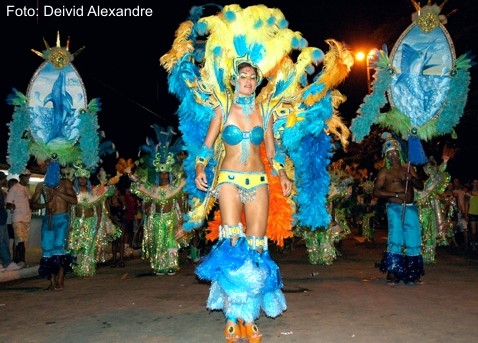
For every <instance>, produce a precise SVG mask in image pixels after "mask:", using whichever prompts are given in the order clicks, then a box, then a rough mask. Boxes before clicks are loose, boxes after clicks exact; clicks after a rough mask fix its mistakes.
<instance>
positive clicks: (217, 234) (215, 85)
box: [160, 4, 353, 343]
mask: <svg viewBox="0 0 478 343" xmlns="http://www.w3.org/2000/svg"><path fill="white" fill-rule="evenodd" d="M203 9H204V8H200V7H195V8H193V10H192V11H191V20H189V21H186V22H184V23H182V24H181V25H180V27H179V29H178V30H177V31H176V39H175V41H174V44H173V47H172V49H171V50H170V51H169V52H168V53H167V54H165V55H164V56H162V57H161V59H160V62H161V64H162V65H163V66H164V67H165V68H166V69H167V70H168V72H169V73H170V75H169V85H170V90H171V91H172V92H174V93H175V94H176V95H177V96H178V98H179V99H180V100H181V105H180V108H179V111H178V115H179V119H180V126H179V128H180V130H181V132H182V135H183V140H184V142H185V148H186V151H187V153H188V157H187V158H186V160H185V166H184V168H185V172H186V177H187V182H186V186H185V187H186V192H187V194H188V196H189V206H190V208H191V210H190V211H189V212H188V213H187V216H186V218H185V219H186V220H185V224H184V228H185V230H193V229H196V228H199V227H201V226H202V224H203V223H204V221H205V219H206V218H208V214H209V212H210V211H211V209H213V208H214V203H215V202H216V201H217V202H218V204H219V211H217V212H215V215H214V220H213V221H211V222H209V225H208V235H207V236H206V237H207V239H209V240H215V239H218V241H217V242H216V244H215V245H214V247H213V248H212V250H211V252H210V253H209V255H207V256H206V257H205V258H204V260H203V261H202V262H201V263H200V264H199V265H198V267H197V269H196V274H197V275H198V277H199V278H200V279H202V280H207V281H210V282H211V289H210V293H209V297H208V300H207V308H208V309H209V310H220V311H223V312H224V314H225V317H226V327H225V332H224V335H225V339H226V342H237V341H239V340H241V339H243V338H246V339H248V341H249V342H251V343H255V342H260V341H261V340H262V332H261V331H260V330H259V329H258V328H257V326H256V325H255V320H256V319H257V318H258V317H259V316H260V314H261V313H262V312H264V313H265V314H266V315H267V316H269V317H272V318H274V317H277V316H279V315H280V314H281V313H283V312H284V311H285V310H286V309H287V304H286V301H285V297H284V295H283V293H282V287H283V284H282V278H281V275H280V271H279V268H278V266H277V264H276V263H275V262H274V261H273V260H272V258H271V256H270V254H269V250H268V242H269V240H271V241H273V242H275V243H277V244H278V245H280V246H281V245H283V243H284V239H286V238H289V237H291V236H292V222H293V212H294V209H295V208H299V211H298V212H296V213H295V214H296V218H295V219H296V220H297V222H300V223H301V224H302V225H303V226H307V227H310V228H311V230H316V229H318V228H320V227H327V226H328V224H329V222H330V214H329V213H328V212H327V208H326V206H325V203H326V196H327V193H328V184H329V178H328V172H327V165H328V164H329V163H330V155H331V154H330V150H331V145H332V144H331V138H330V136H329V134H331V133H333V134H337V135H339V136H341V133H342V130H344V131H345V130H346V127H345V126H344V125H341V122H340V120H338V117H337V115H336V114H335V108H336V107H337V106H338V105H339V104H340V103H341V102H343V101H344V100H345V99H344V97H342V96H341V95H340V93H338V92H337V91H336V90H334V89H333V87H335V86H336V85H337V84H338V83H340V82H341V81H343V79H344V78H345V77H346V75H347V74H348V71H349V70H350V66H351V65H352V63H353V58H352V56H351V54H350V52H348V51H347V50H346V49H344V48H343V47H342V45H341V44H340V43H338V42H336V41H333V40H328V41H327V43H328V44H329V46H330V48H331V51H330V52H329V53H328V54H327V55H325V56H324V54H323V52H322V51H321V50H320V49H317V48H312V47H307V42H306V40H305V39H304V38H302V36H301V34H300V33H299V32H294V31H291V30H290V29H288V28H287V25H288V23H287V20H286V19H285V17H284V15H283V14H282V12H281V11H280V10H279V9H276V8H267V7H266V6H264V5H257V6H250V7H247V8H244V9H243V8H241V7H240V6H239V5H236V4H234V5H228V6H225V7H224V8H222V9H221V11H220V13H218V14H216V15H212V16H208V17H202V18H201V15H202V10H203ZM198 36H204V37H205V39H204V40H203V39H202V38H201V39H198ZM204 42H205V43H204ZM293 49H297V50H298V51H299V53H298V57H297V61H294V59H293V58H292V57H291V56H289V54H291V53H292V50H293ZM322 61H324V68H323V70H321V71H319V72H318V73H317V74H318V75H316V76H317V77H315V78H308V74H314V73H315V66H316V65H317V64H319V63H320V62H322ZM309 79H313V80H314V82H312V83H311V84H309V83H308V80H309ZM262 81H264V84H261V82H262ZM259 89H260V93H259V94H257V96H256V91H258V90H259ZM326 123H327V125H326ZM345 136H346V134H345V133H344V135H343V137H345ZM343 137H342V138H343ZM345 142H346V138H345V139H344V140H342V143H343V144H345ZM305 147H307V148H305ZM287 156H288V157H287ZM289 162H291V163H289ZM286 169H289V170H286ZM291 178H295V179H296V180H297V182H296V183H294V184H293V183H292V181H291ZM294 188H295V189H294ZM296 191H297V193H295V192H296ZM294 194H300V196H297V197H295V196H294ZM291 195H292V198H290V196H291ZM293 202H295V203H296V204H294V203H293ZM296 205H297V207H296ZM271 214H273V217H274V220H269V217H271Z"/></svg>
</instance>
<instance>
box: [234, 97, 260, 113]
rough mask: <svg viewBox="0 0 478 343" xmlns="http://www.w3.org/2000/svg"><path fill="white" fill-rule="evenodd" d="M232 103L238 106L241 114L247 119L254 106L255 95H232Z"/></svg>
mask: <svg viewBox="0 0 478 343" xmlns="http://www.w3.org/2000/svg"><path fill="white" fill-rule="evenodd" d="M234 103H235V104H236V105H239V106H240V107H241V109H242V112H243V113H244V114H245V115H246V117H248V118H249V116H250V115H251V113H252V112H254V108H255V106H256V93H253V94H251V95H239V94H238V93H237V92H235V93H234Z"/></svg>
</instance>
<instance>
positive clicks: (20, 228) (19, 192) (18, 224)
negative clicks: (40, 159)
mask: <svg viewBox="0 0 478 343" xmlns="http://www.w3.org/2000/svg"><path fill="white" fill-rule="evenodd" d="M30 176H31V172H30V171H29V170H28V169H25V170H24V171H23V173H21V174H20V176H19V182H18V183H16V184H15V185H13V186H12V188H10V190H9V191H8V194H7V208H8V209H11V210H12V211H13V216H12V225H13V231H14V234H15V254H14V256H13V260H14V261H15V262H16V263H17V264H18V266H19V267H21V268H24V267H27V264H26V260H25V248H26V244H27V242H28V235H29V232H30V226H31V221H32V211H31V209H30V190H29V188H28V184H29V182H30Z"/></svg>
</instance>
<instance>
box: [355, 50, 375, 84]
mask: <svg viewBox="0 0 478 343" xmlns="http://www.w3.org/2000/svg"><path fill="white" fill-rule="evenodd" d="M374 54H375V49H372V50H370V51H369V52H368V53H367V54H365V52H363V51H357V52H356V53H355V60H356V61H359V62H361V61H363V60H365V68H366V69H367V92H368V93H370V86H371V85H370V84H371V82H370V60H372V59H373V57H374Z"/></svg>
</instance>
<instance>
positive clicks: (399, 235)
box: [373, 134, 425, 286]
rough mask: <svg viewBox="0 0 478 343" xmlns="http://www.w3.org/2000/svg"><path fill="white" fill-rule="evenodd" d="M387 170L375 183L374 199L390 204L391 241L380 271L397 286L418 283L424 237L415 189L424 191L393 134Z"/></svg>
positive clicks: (388, 145) (387, 143)
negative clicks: (405, 161)
mask: <svg viewBox="0 0 478 343" xmlns="http://www.w3.org/2000/svg"><path fill="white" fill-rule="evenodd" d="M383 136H384V138H385V139H386V141H385V143H384V145H383V154H384V157H385V167H384V168H382V169H381V170H380V172H379V173H378V175H377V179H376V180H375V185H374V191H373V194H374V196H376V197H378V198H385V199H386V201H387V216H388V240H387V251H386V252H385V253H384V255H383V259H382V262H381V264H380V270H381V271H382V272H387V283H388V284H389V285H391V286H392V285H395V284H397V283H399V282H400V281H401V280H402V281H403V282H405V283H406V284H408V283H418V282H419V281H420V277H421V276H422V275H425V271H424V269H423V258H422V252H421V245H422V234H421V228H420V221H419V217H418V208H417V206H416V204H415V201H414V197H415V189H417V190H423V181H422V180H421V179H419V178H418V176H417V173H416V171H415V170H414V168H413V167H410V164H408V168H407V165H406V164H405V163H404V161H403V158H402V153H401V147H400V143H399V142H398V141H397V140H396V139H394V138H393V137H392V136H391V135H390V134H388V135H386V134H384V135H383Z"/></svg>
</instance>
